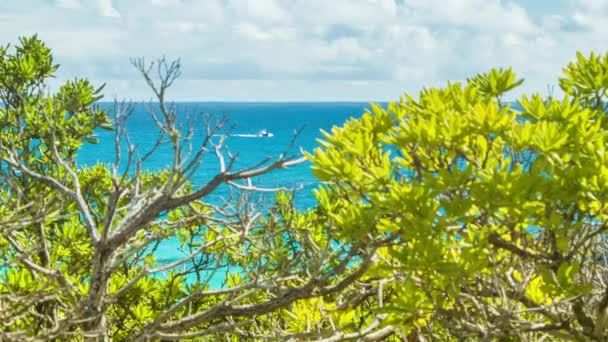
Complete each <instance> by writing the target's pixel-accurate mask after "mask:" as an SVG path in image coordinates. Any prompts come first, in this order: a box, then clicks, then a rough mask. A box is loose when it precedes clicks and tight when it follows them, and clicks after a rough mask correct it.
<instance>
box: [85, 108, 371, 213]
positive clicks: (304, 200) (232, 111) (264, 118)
mask: <svg viewBox="0 0 608 342" xmlns="http://www.w3.org/2000/svg"><path fill="white" fill-rule="evenodd" d="M99 105H100V107H101V108H103V109H105V110H107V111H108V113H109V114H110V116H113V115H114V114H113V104H112V103H100V104H99ZM175 105H176V108H177V113H178V121H179V122H180V123H181V124H183V127H184V128H186V127H187V126H188V124H192V125H193V126H194V127H195V131H194V134H195V136H194V137H193V139H192V145H193V146H194V147H196V146H197V143H200V142H201V141H202V139H203V138H204V137H205V136H206V133H205V123H204V122H203V121H202V116H201V114H206V115H208V116H209V117H211V118H215V119H219V118H222V117H224V116H225V117H226V118H227V119H228V122H227V124H226V126H225V128H224V130H223V132H227V133H229V135H228V137H227V139H226V141H225V145H226V146H227V147H228V149H229V151H230V153H231V154H234V155H238V159H237V162H236V164H235V166H236V168H235V169H238V168H242V167H247V166H252V165H255V164H257V163H258V162H260V161H262V160H264V159H266V158H271V157H273V158H276V157H278V156H279V155H280V154H281V153H283V152H285V150H286V148H287V147H288V146H289V144H290V142H291V141H292V139H293V137H294V132H295V131H296V130H300V134H299V135H298V137H297V140H296V141H295V145H294V147H293V148H292V149H291V153H292V154H300V152H299V150H300V148H301V149H302V150H305V151H312V150H314V148H316V147H317V142H316V140H317V139H318V138H321V133H320V130H321V129H323V130H325V131H330V130H331V128H332V127H333V126H335V125H342V124H343V123H344V122H345V121H346V120H347V119H348V118H350V117H359V116H360V115H361V114H363V113H364V111H365V109H366V108H368V107H369V103H363V102H336V103H331V102H322V103H308V102H304V103H284V102H270V103H262V102H259V103H258V102H251V103H249V102H248V103H235V102H191V103H183V102H182V103H176V104H175ZM148 107H149V105H148V104H145V103H136V104H135V105H134V110H133V113H132V114H131V116H130V117H129V119H128V121H127V130H128V133H129V138H130V143H131V144H134V145H136V146H137V150H138V153H139V155H143V154H145V152H146V151H148V150H149V149H150V148H151V147H152V146H153V145H154V143H155V141H156V138H157V135H158V132H159V130H158V128H157V126H156V124H155V123H154V120H153V118H152V116H151V115H150V113H149V112H148ZM192 120H194V121H193V122H191V121H192ZM262 129H265V130H267V131H268V132H269V133H272V137H260V136H258V133H259V132H260V130H262ZM97 136H98V139H99V143H98V144H86V145H85V146H84V147H83V149H82V150H81V152H80V153H79V156H78V163H79V164H80V165H94V164H95V163H113V162H114V158H115V148H114V132H112V131H104V130H100V131H99V132H97ZM124 151H126V144H124V146H123V152H124ZM172 158H173V157H172V151H171V150H170V149H169V148H166V147H165V148H159V149H158V150H157V151H156V152H155V153H154V154H153V155H152V156H151V157H150V158H149V160H147V162H146V163H144V168H145V169H147V170H151V171H155V170H160V169H162V168H164V167H166V166H168V165H169V164H170V163H171V162H172ZM218 171H219V164H218V162H217V159H216V157H215V155H214V154H213V153H209V154H208V155H207V156H206V157H205V158H204V159H203V163H202V165H201V167H200V168H199V170H198V172H196V173H195V174H194V176H193V178H192V182H193V183H194V184H195V185H201V184H205V183H206V182H207V181H208V180H209V179H210V178H211V177H212V176H213V175H214V174H215V173H217V172H218ZM254 185H257V186H260V187H266V188H276V187H286V188H295V187H298V188H301V190H299V191H297V193H296V196H295V203H296V205H297V206H298V207H299V208H302V209H304V208H310V207H312V206H314V204H315V199H314V196H313V194H312V189H314V188H315V187H316V186H317V185H318V182H317V181H316V180H315V178H314V177H313V176H312V173H311V171H310V163H308V162H306V163H304V164H300V165H297V166H295V167H292V168H289V169H281V170H276V171H274V172H272V173H270V174H267V175H265V176H263V177H260V178H259V179H257V180H255V181H254ZM228 196H230V190H229V189H228V188H227V187H222V188H221V189H220V191H218V192H217V193H214V194H213V195H212V196H210V198H209V200H211V201H220V200H221V199H222V198H226V197H228ZM268 196H269V194H266V197H268Z"/></svg>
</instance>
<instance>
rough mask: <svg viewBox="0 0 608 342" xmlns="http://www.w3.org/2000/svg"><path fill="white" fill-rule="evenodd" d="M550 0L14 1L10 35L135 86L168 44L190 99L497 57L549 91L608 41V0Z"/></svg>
mask: <svg viewBox="0 0 608 342" xmlns="http://www.w3.org/2000/svg"><path fill="white" fill-rule="evenodd" d="M532 1H534V7H531V5H530V3H531V2H532ZM536 1H537V0H332V1H327V0H306V1H303V0H120V1H117V0H116V1H113V2H112V1H111V0H87V1H79V0H52V1H49V0H20V1H15V2H8V1H6V2H2V1H0V41H1V42H8V41H12V42H14V41H15V40H16V38H17V37H18V36H19V35H28V34H32V33H35V32H38V33H39V34H40V37H41V38H42V39H44V40H45V41H47V42H48V44H49V45H50V46H51V47H52V48H53V51H54V52H55V54H56V59H57V61H58V62H59V63H60V64H62V65H63V67H62V69H61V70H60V75H59V76H60V78H61V79H64V78H67V77H73V76H76V75H79V76H83V77H89V78H92V79H93V80H96V81H98V82H101V81H108V86H107V88H106V89H108V91H109V92H112V91H116V92H121V93H122V92H125V96H132V94H140V93H143V92H145V87H144V85H143V82H141V81H140V80H139V78H138V75H137V73H136V72H134V70H133V69H132V67H131V66H130V64H129V58H130V57H138V56H145V57H148V58H154V57H157V56H163V55H166V56H167V57H182V61H183V63H184V73H183V75H184V76H183V80H182V82H184V83H187V84H188V85H189V86H187V87H181V88H179V89H180V91H174V92H173V93H172V94H174V95H175V96H176V98H177V99H179V98H183V99H196V98H201V99H202V98H205V99H212V98H209V96H212V97H213V96H216V97H217V98H216V99H218V100H222V99H239V98H241V99H243V98H246V99H250V100H252V99H256V98H255V97H256V96H257V97H258V98H257V99H259V100H267V99H286V98H291V99H298V98H299V99H315V98H323V99H335V100H339V99H349V100H352V99H356V98H359V99H361V100H367V99H372V98H378V97H379V96H380V97H382V98H383V99H395V98H396V97H398V96H399V95H400V93H401V92H402V91H405V90H407V91H417V90H418V89H420V88H421V87H422V86H426V85H435V84H438V83H443V82H445V81H446V80H459V79H460V80H461V79H465V78H466V77H468V76H471V75H472V74H474V73H477V72H482V71H486V70H488V69H489V68H490V67H494V66H513V67H514V69H515V71H516V72H517V73H518V74H519V75H521V76H524V77H525V78H526V79H527V81H526V83H525V86H524V87H523V88H522V91H523V90H525V91H530V90H536V91H540V92H543V91H545V89H546V84H547V83H556V79H557V77H558V76H559V73H560V71H561V67H562V66H563V65H565V64H566V63H567V62H568V61H569V60H570V59H572V58H573V56H574V53H575V51H576V50H581V51H583V52H585V53H587V52H589V51H591V50H597V49H601V48H605V47H606V45H605V36H606V34H607V33H608V0H574V2H571V4H572V7H569V8H568V9H567V10H565V9H563V8H558V7H556V6H557V5H555V6H553V5H552V4H557V3H558V2H557V1H556V2H553V1H546V2H545V1H543V2H542V3H543V4H545V6H546V8H542V9H541V10H539V7H540V6H539V2H536ZM533 10H534V11H536V12H532V11H533ZM600 52H603V51H600ZM178 83H179V82H178ZM195 84H196V85H195ZM136 85H141V89H139V90H138V89H137V86H136ZM231 87H233V88H234V89H235V91H231V90H230V89H231ZM248 87H250V88H248ZM366 91H367V94H368V95H366ZM133 96H134V95H133Z"/></svg>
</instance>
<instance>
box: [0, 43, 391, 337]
mask: <svg viewBox="0 0 608 342" xmlns="http://www.w3.org/2000/svg"><path fill="white" fill-rule="evenodd" d="M134 65H135V66H136V67H137V69H138V70H139V71H140V72H141V74H142V76H143V78H144V79H145V81H146V82H147V84H148V85H149V86H150V88H151V89H152V91H153V93H154V95H155V96H156V100H157V101H158V102H157V103H156V104H152V105H151V106H150V107H149V108H150V114H151V115H152V117H153V119H154V122H155V123H156V125H157V127H158V129H159V137H158V140H157V142H156V144H155V147H154V148H153V149H152V150H150V151H140V153H139V154H138V153H136V152H137V151H136V147H134V146H132V145H131V143H130V141H129V138H128V134H127V131H126V128H125V127H126V121H127V119H128V117H129V114H130V106H129V105H127V104H124V103H119V102H115V105H114V112H115V113H114V116H113V118H112V119H111V118H110V117H109V115H108V114H107V113H106V112H105V111H103V110H101V109H99V108H98V107H96V106H94V103H95V102H96V101H98V100H99V99H101V90H102V89H101V88H99V89H95V88H94V87H93V86H92V85H91V84H90V83H89V82H88V81H86V80H81V79H76V80H74V81H69V82H67V83H65V84H64V85H63V86H62V87H61V88H60V90H59V92H57V93H55V94H47V93H46V92H45V91H46V89H45V81H46V80H47V79H48V78H49V77H52V76H53V74H54V72H55V71H56V70H57V68H58V66H57V65H55V64H54V63H53V58H52V55H51V52H50V50H49V49H48V48H47V47H46V46H45V45H44V44H43V43H42V42H41V41H40V40H39V39H37V38H36V37H35V36H34V37H31V38H23V39H21V40H20V44H19V45H18V46H17V47H16V49H15V51H14V52H11V49H10V47H9V46H7V47H4V48H2V49H0V99H1V101H2V107H1V108H0V175H1V176H2V183H1V184H0V262H1V265H0V340H2V341H12V340H14V341H25V340H37V341H38V340H83V339H88V340H99V341H101V340H110V339H112V340H117V341H118V340H130V341H148V340H188V339H196V338H205V337H209V336H213V337H212V338H213V339H217V338H219V336H223V337H224V338H234V339H240V338H246V337H249V338H279V337H282V338H287V337H292V338H303V337H305V336H307V337H309V338H314V337H315V336H317V337H319V336H320V337H322V336H325V335H324V334H326V333H327V332H329V333H330V334H333V333H334V332H335V331H337V330H338V329H341V328H340V326H338V327H337V328H336V327H335V326H334V327H333V328H332V327H330V325H329V324H328V323H325V324H321V325H314V326H311V325H308V326H304V327H301V325H302V324H304V323H306V322H307V318H302V319H300V318H298V317H304V316H306V315H308V312H309V311H306V310H304V309H301V310H300V308H304V307H305V306H306V305H310V303H312V302H311V301H313V300H317V302H319V303H321V302H322V301H323V300H324V299H322V298H325V300H328V301H333V300H336V301H338V302H348V297H345V296H344V295H342V294H340V293H342V292H343V291H344V290H345V289H351V288H352V289H356V288H357V286H356V284H355V281H356V280H357V279H358V278H359V276H360V275H361V274H362V273H363V272H364V271H365V270H366V269H367V267H369V265H370V259H371V257H372V255H373V252H374V250H375V249H376V247H377V246H378V245H380V244H381V243H382V242H381V241H371V240H370V241H366V242H361V243H359V244H353V245H346V244H344V243H340V242H339V241H337V240H335V239H334V238H333V237H332V236H333V235H332V234H326V231H327V229H326V226H325V223H326V222H325V221H323V220H322V219H320V218H318V217H317V216H316V215H315V214H314V213H313V212H310V213H307V214H299V213H296V212H295V211H294V210H293V208H292V206H291V201H290V196H288V195H287V194H285V193H280V194H279V196H278V197H277V201H276V203H275V204H274V205H273V206H272V207H271V209H270V211H269V212H268V213H262V214H261V213H259V212H256V211H255V207H254V206H253V203H252V202H249V201H247V200H240V201H232V202H229V203H227V204H226V205H219V204H218V203H209V202H207V201H206V198H207V197H208V196H209V195H210V194H211V193H213V192H214V191H215V190H216V189H217V188H218V187H219V186H220V185H222V184H228V185H231V186H233V187H236V188H237V189H240V190H246V191H249V190H256V189H257V188H256V187H255V186H253V185H251V184H252V183H251V181H250V180H251V179H252V178H253V179H255V177H257V176H259V175H263V174H266V173H268V172H271V171H273V170H275V169H279V168H286V167H290V166H292V165H295V164H298V163H300V162H302V161H303V159H302V158H297V157H296V156H295V155H293V154H289V153H288V151H286V152H285V153H284V154H282V155H280V156H279V157H278V158H276V159H274V160H266V161H262V162H261V163H260V164H258V165H254V166H252V167H247V168H244V169H238V170H237V169H235V166H234V162H235V157H234V156H231V155H230V154H228V153H227V150H226V148H225V146H224V138H225V137H224V136H222V137H219V138H218V137H214V135H217V134H220V132H221V129H222V127H223V126H224V125H225V120H219V121H214V120H211V119H208V121H207V126H206V127H207V130H206V132H205V136H204V139H202V142H201V143H200V144H198V145H195V141H197V140H196V139H193V135H194V130H187V131H180V130H179V129H178V124H177V122H178V113H177V112H176V108H175V107H174V106H171V105H170V104H168V103H167V102H166V100H165V98H166V94H167V90H168V89H169V87H170V86H171V85H172V84H173V82H174V81H175V80H176V79H177V77H178V76H179V74H180V63H179V61H175V62H171V63H169V62H167V61H165V60H164V59H162V60H160V61H158V62H156V63H150V64H146V63H145V62H144V61H143V60H136V61H134ZM154 75H157V77H154ZM98 129H113V130H114V132H115V155H116V159H115V162H114V163H112V164H111V165H106V164H97V165H93V166H83V165H78V164H77V162H76V156H77V155H78V152H79V151H80V149H81V148H82V146H83V145H84V144H88V143H95V142H96V138H95V132H96V130H98ZM220 135H221V134H220ZM161 145H168V146H169V147H170V148H171V151H172V159H171V161H170V165H169V166H168V167H167V168H166V169H164V170H162V171H158V172H150V171H146V170H145V169H144V168H143V166H142V165H143V163H144V162H145V160H147V159H149V158H151V157H152V156H153V155H154V151H155V149H156V148H157V147H158V146H161ZM125 148H126V150H125ZM207 154H211V155H215V156H216V157H217V165H218V172H217V173H216V174H215V175H213V176H212V177H209V178H208V179H207V181H206V182H205V183H204V184H192V183H191V182H189V179H190V178H191V177H192V175H193V174H195V173H196V172H197V170H198V168H199V166H200V164H201V162H202V158H203V156H205V155H207ZM138 155H139V156H140V157H139V158H138V157H137V156H138ZM241 180H249V181H248V182H239V181H241ZM241 198H242V197H241ZM168 240H172V241H179V246H180V250H179V251H176V259H175V260H173V261H171V262H169V263H161V262H159V261H158V260H156V258H155V251H156V248H157V247H158V245H159V244H160V243H162V242H163V241H168ZM178 252H179V253H178ZM214 277H216V278H217V277H220V279H221V280H223V284H224V285H223V286H222V287H219V288H217V287H215V288H214V287H212V286H211V285H210V282H211V280H212V279H214ZM347 292H348V291H347ZM311 310H312V311H314V312H318V308H314V309H311ZM298 315H301V316H298ZM330 316H331V315H325V316H323V317H330ZM331 317H334V318H335V319H337V316H335V315H334V316H331ZM331 317H330V318H331ZM338 318H339V317H338ZM308 322H310V320H308ZM325 322H327V320H325ZM347 327H348V328H349V329H351V330H352V331H356V330H357V327H353V326H352V325H351V324H350V322H349V325H347Z"/></svg>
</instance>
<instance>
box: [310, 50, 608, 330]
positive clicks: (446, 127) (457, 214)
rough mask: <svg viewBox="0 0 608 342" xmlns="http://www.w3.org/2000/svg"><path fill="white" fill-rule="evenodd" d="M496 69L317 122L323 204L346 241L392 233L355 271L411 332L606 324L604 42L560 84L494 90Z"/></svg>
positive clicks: (501, 81) (398, 326) (390, 322)
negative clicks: (551, 93)
mask: <svg viewBox="0 0 608 342" xmlns="http://www.w3.org/2000/svg"><path fill="white" fill-rule="evenodd" d="M522 82H523V80H518V79H517V78H516V76H515V74H514V73H513V72H512V71H511V69H493V70H492V71H491V72H490V73H487V74H480V75H478V76H476V77H474V78H471V79H469V80H467V81H466V82H465V83H450V84H448V85H447V86H446V87H443V88H430V89H424V90H422V91H421V92H420V94H419V96H418V97H417V98H414V97H412V96H409V95H406V96H405V97H404V98H402V99H401V100H400V102H398V103H390V104H388V106H386V108H383V107H381V106H378V105H373V106H372V109H371V111H369V112H368V113H366V114H365V115H363V116H362V117H361V118H357V119H351V120H350V121H348V122H347V123H345V124H344V126H342V127H336V128H334V129H333V130H332V131H331V133H324V141H323V142H322V143H321V148H318V149H317V150H315V151H314V153H313V154H312V155H309V158H310V159H311V160H312V161H313V162H314V166H313V170H314V173H315V175H316V176H317V177H318V178H319V179H320V180H322V181H324V182H327V183H326V184H327V185H325V186H324V187H323V188H322V189H320V190H319V191H318V194H317V198H318V200H319V209H318V211H319V213H320V215H326V216H327V217H329V218H330V223H329V226H330V227H332V229H333V230H334V231H336V232H339V235H338V236H339V237H340V238H341V239H343V240H346V241H357V240H358V239H361V238H364V237H366V236H372V237H374V239H376V240H378V239H381V238H382V237H384V238H387V239H388V238H393V241H394V244H392V245H390V246H387V247H381V248H379V250H378V256H377V258H378V262H377V263H375V264H374V265H373V266H372V267H371V268H370V269H369V270H368V271H367V272H366V275H365V276H364V277H363V278H362V281H365V282H366V283H367V284H368V286H369V287H373V286H375V287H376V288H379V287H384V294H385V295H384V296H383V297H380V298H379V299H378V300H376V301H375V303H373V306H372V308H370V309H369V310H370V312H375V313H377V314H382V315H383V316H378V317H380V318H381V321H382V323H381V326H385V327H392V328H393V329H395V330H397V331H398V332H399V334H400V335H401V336H409V337H411V338H417V339H418V340H426V339H429V340H434V339H438V340H452V339H453V340H462V339H481V340H494V339H500V340H503V339H504V340H532V339H539V340H544V339H546V338H550V339H558V340H597V341H599V340H605V339H606V338H607V336H608V286H607V285H606V283H607V281H608V273H607V269H606V263H607V260H608V259H607V257H608V255H607V252H608V249H607V248H608V244H607V243H608V241H607V235H606V233H607V231H608V207H607V203H608V154H607V153H606V152H607V147H608V140H607V136H608V119H607V116H606V112H607V110H608V108H607V107H606V97H607V96H608V92H607V89H608V54H605V55H603V56H601V55H600V56H598V55H595V54H591V55H590V56H589V57H585V56H583V55H582V54H580V53H579V54H577V60H576V61H574V62H572V63H570V64H569V65H568V66H567V68H565V69H564V76H563V77H562V78H560V79H559V84H560V86H561V88H562V90H563V91H564V93H565V95H564V97H563V98H562V99H561V100H560V99H556V98H549V99H545V98H543V97H542V96H541V95H539V94H534V95H529V96H528V95H523V96H522V97H521V98H520V99H519V100H518V101H517V105H514V104H512V103H503V102H501V98H502V97H503V95H504V94H505V93H506V92H507V91H509V90H511V89H513V88H515V87H517V86H518V85H520V84H521V83H522Z"/></svg>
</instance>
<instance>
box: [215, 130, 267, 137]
mask: <svg viewBox="0 0 608 342" xmlns="http://www.w3.org/2000/svg"><path fill="white" fill-rule="evenodd" d="M215 136H221V134H216V135H215ZM228 136H229V137H238V138H270V137H274V134H272V133H270V132H268V131H267V130H266V129H262V130H261V131H260V132H259V133H258V134H228Z"/></svg>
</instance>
